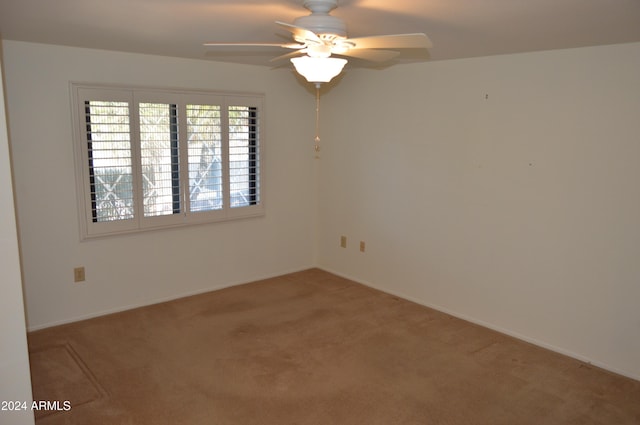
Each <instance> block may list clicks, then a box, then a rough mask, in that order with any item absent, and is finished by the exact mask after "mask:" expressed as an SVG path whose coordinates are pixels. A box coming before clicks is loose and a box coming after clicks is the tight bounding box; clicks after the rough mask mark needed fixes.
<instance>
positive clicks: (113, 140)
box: [71, 84, 264, 238]
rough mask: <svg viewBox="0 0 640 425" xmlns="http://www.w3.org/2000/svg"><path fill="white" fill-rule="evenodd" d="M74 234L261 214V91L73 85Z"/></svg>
mask: <svg viewBox="0 0 640 425" xmlns="http://www.w3.org/2000/svg"><path fill="white" fill-rule="evenodd" d="M71 89H72V101H73V104H74V105H73V111H74V128H75V132H74V133H75V137H74V140H75V147H76V169H77V173H76V175H77V189H78V202H79V212H80V220H81V223H80V227H81V234H82V237H83V238H89V237H94V236H103V235H110V234H117V233H127V232H134V231H140V230H147V229H156V228H162V227H173V226H184V225H189V224H195V223H205V222H213V221H221V220H230V219H234V218H242V217H249V216H256V215H261V214H263V212H264V210H263V200H262V191H261V181H262V179H261V149H262V143H263V142H262V139H261V131H260V123H261V119H262V115H263V107H262V103H263V97H262V96H260V95H229V94H217V93H209V92H194V91H176V90H161V89H157V90H151V89H137V88H121V87H97V86H87V85H81V84H72V85H71Z"/></svg>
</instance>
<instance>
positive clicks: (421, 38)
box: [346, 33, 433, 49]
mask: <svg viewBox="0 0 640 425" xmlns="http://www.w3.org/2000/svg"><path fill="white" fill-rule="evenodd" d="M346 41H347V42H348V43H353V44H355V47H356V48H358V49H419V48H423V49H429V48H431V47H433V44H432V43H431V40H429V37H427V35H426V34H423V33H416V34H392V35H374V36H371V37H356V38H349V39H347V40H346Z"/></svg>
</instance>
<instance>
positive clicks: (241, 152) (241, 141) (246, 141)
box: [229, 106, 260, 208]
mask: <svg viewBox="0 0 640 425" xmlns="http://www.w3.org/2000/svg"><path fill="white" fill-rule="evenodd" d="M258 118H259V117H258V110H257V108H255V107H249V106H229V179H230V190H229V196H230V198H231V200H230V206H231V208H238V207H246V206H249V205H256V204H257V203H259V202H260V185H259V183H260V182H259V181H258V180H257V176H258V175H259V171H260V157H259V149H260V146H259V145H258V136H257V127H258Z"/></svg>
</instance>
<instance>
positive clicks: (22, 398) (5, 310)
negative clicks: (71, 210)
mask: <svg viewBox="0 0 640 425" xmlns="http://www.w3.org/2000/svg"><path fill="white" fill-rule="evenodd" d="M0 41H1V40H0ZM1 51H2V50H1V49H0V52H1ZM2 74H3V73H2V60H1V58H0V205H2V208H0V270H2V278H1V279H0V401H9V400H12V401H19V402H25V403H27V405H28V406H29V407H31V376H30V373H29V357H28V355H27V336H26V329H25V317H24V304H23V299H22V281H21V277H20V260H19V256H18V236H17V233H16V232H17V229H16V219H15V213H14V205H13V187H12V184H11V164H10V161H9V139H8V137H7V122H6V119H5V118H6V114H5V108H4V87H3V79H2ZM0 422H2V423H11V424H15V425H28V424H33V423H34V422H33V412H32V411H31V410H30V409H28V410H13V411H2V412H0Z"/></svg>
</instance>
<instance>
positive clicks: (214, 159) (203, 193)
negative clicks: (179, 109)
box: [186, 105, 224, 212]
mask: <svg viewBox="0 0 640 425" xmlns="http://www.w3.org/2000/svg"><path fill="white" fill-rule="evenodd" d="M220 112H221V110H220V105H187V107H186V115H187V140H188V152H189V153H188V157H189V158H188V163H189V205H190V211H191V212H203V211H212V210H220V209H222V208H223V207H224V198H223V193H224V191H223V164H222V117H221V115H220Z"/></svg>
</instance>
